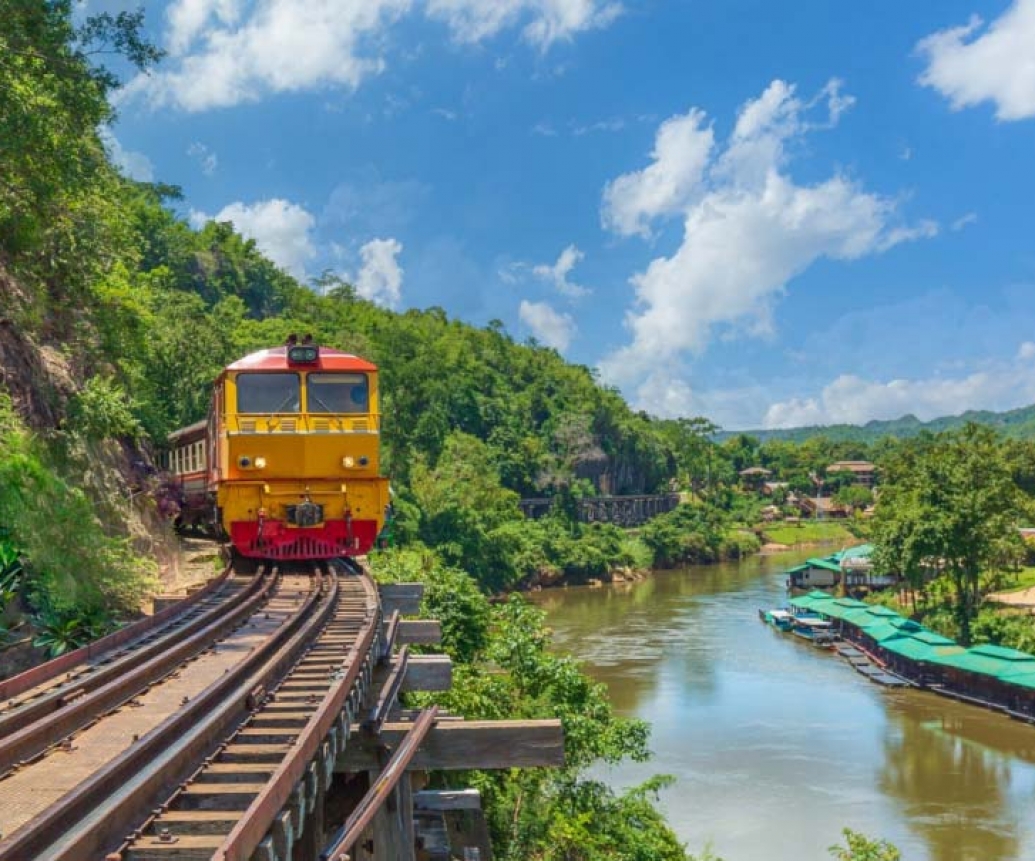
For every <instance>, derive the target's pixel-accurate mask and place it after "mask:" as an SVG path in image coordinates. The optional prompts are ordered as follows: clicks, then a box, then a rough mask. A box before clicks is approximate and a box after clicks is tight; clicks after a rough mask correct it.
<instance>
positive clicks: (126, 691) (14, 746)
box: [0, 574, 276, 774]
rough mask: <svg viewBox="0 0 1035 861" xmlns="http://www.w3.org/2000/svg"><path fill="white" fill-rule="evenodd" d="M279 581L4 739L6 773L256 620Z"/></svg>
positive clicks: (1, 764)
mask: <svg viewBox="0 0 1035 861" xmlns="http://www.w3.org/2000/svg"><path fill="white" fill-rule="evenodd" d="M275 581H276V578H275V577H268V578H266V582H265V583H264V584H263V583H262V575H259V574H257V575H256V578H255V580H254V581H253V585H252V586H251V587H249V592H250V593H251V594H250V597H248V598H246V599H245V600H244V601H243V603H241V604H239V605H237V606H236V607H235V608H234V609H233V610H232V611H231V612H230V614H229V615H226V614H225V612H224V613H220V614H217V617H216V618H215V619H214V620H213V621H209V622H208V624H207V625H205V627H203V628H202V629H201V630H199V631H196V632H195V633H193V634H192V635H191V636H189V637H187V638H186V639H182V640H178V641H176V642H175V644H174V645H173V646H171V647H170V648H167V649H164V650H163V651H161V652H160V653H159V654H157V655H153V656H152V657H150V658H147V660H145V661H144V662H143V663H141V664H138V665H137V666H135V667H134V668H133V669H131V670H130V671H129V672H128V673H124V674H123V675H121V676H117V677H116V678H114V679H112V680H111V681H108V682H106V683H105V684H102V685H101V686H100V687H98V688H96V689H94V690H92V691H88V692H87V691H85V690H84V691H83V694H82V695H81V696H79V697H78V698H76V699H74V700H72V701H70V702H67V703H65V704H64V707H59V708H58V709H57V710H56V711H52V712H50V713H49V714H47V715H45V716H43V717H42V718H40V719H38V720H37V721H35V722H34V723H31V724H29V725H27V726H24V727H22V728H21V729H19V730H17V731H15V732H13V733H11V734H10V735H8V736H6V737H4V738H2V739H0V774H2V773H4V772H7V771H9V770H10V769H11V768H13V767H15V766H16V765H17V764H18V763H20V762H24V761H25V760H28V759H30V758H32V757H34V756H36V755H37V754H39V753H42V752H43V751H44V750H46V749H47V748H48V747H50V746H52V745H54V744H56V743H57V742H59V741H60V740H61V739H62V738H64V737H66V736H67V735H69V734H71V733H73V732H75V731H76V730H77V729H80V728H82V727H83V726H85V725H86V724H88V723H90V722H91V721H93V720H95V719H96V718H98V717H100V716H101V715H103V714H104V713H106V712H109V711H111V710H112V709H115V708H117V707H118V706H120V705H122V704H123V703H125V702H127V701H128V700H130V699H132V698H133V696H134V695H136V694H137V693H139V692H140V691H141V690H143V689H145V688H147V687H148V686H149V685H151V684H154V683H155V682H156V681H158V680H159V679H161V678H163V677H164V676H166V675H168V674H169V673H170V672H172V671H173V670H174V669H175V668H176V667H178V666H179V665H180V664H182V663H183V662H184V661H185V660H186V659H187V658H189V657H190V656H192V655H194V654H197V653H199V652H202V651H204V650H205V649H206V648H208V647H209V646H210V645H211V644H212V643H213V642H216V641H217V640H219V639H221V638H222V637H223V636H224V635H225V634H226V633H227V632H229V631H230V630H232V629H233V628H235V627H237V625H238V624H240V622H241V621H242V620H243V619H246V618H247V617H248V616H250V615H251V614H252V613H253V612H254V611H255V610H256V609H257V608H258V607H259V605H260V604H262V603H263V602H264V601H265V600H266V598H267V597H268V595H269V593H270V592H271V591H272V589H273V586H274V585H275ZM206 621H207V620H206Z"/></svg>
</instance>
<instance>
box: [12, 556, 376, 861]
mask: <svg viewBox="0 0 1035 861" xmlns="http://www.w3.org/2000/svg"><path fill="white" fill-rule="evenodd" d="M256 580H257V581H260V582H262V581H263V578H262V577H261V575H260V576H258V577H257V578H256ZM273 582H274V578H272V577H267V578H265V582H264V585H263V587H262V588H261V589H257V590H247V591H249V593H250V597H249V598H248V599H247V600H245V601H243V602H242V603H241V605H240V606H241V607H243V608H249V609H251V611H252V612H251V615H250V616H248V618H247V621H243V624H242V623H241V622H242V620H238V622H237V623H236V630H234V631H233V632H232V633H229V634H228V635H227V636H225V637H224V639H222V640H221V641H220V642H219V643H218V645H216V646H215V647H212V645H211V643H210V645H209V647H208V648H207V649H205V650H204V651H202V652H201V653H200V654H199V653H197V652H196V651H195V652H194V653H192V657H191V658H189V659H188V663H186V664H183V663H182V661H181V666H180V668H178V669H176V670H173V671H171V672H169V673H167V675H166V678H165V679H164V681H161V682H157V681H155V680H152V681H148V682H146V683H145V684H144V686H143V687H141V686H140V685H137V687H136V688H135V690H136V693H134V694H130V691H131V687H132V686H131V684H130V683H128V682H127V683H125V684H124V685H123V688H122V695H123V698H122V701H121V702H120V704H119V705H117V706H115V707H114V708H110V709H109V710H108V711H106V712H103V713H102V714H99V715H97V714H94V715H93V717H87V716H86V715H87V713H86V712H84V713H83V714H82V715H80V717H79V718H78V719H77V726H78V727H79V730H78V732H77V733H76V735H75V736H74V737H71V738H70V737H69V736H67V735H64V736H61V738H62V739H63V741H60V742H57V743H55V742H56V740H57V738H58V736H59V734H60V733H61V732H63V731H64V723H63V721H64V720H66V716H65V714H64V713H65V712H66V711H70V710H74V707H75V705H76V704H77V703H78V702H79V701H80V700H76V701H75V702H73V703H70V704H69V705H68V706H67V707H65V708H60V709H59V710H58V711H57V712H53V713H48V714H46V715H44V716H43V717H42V718H41V719H39V720H37V721H35V722H34V723H31V724H29V725H27V726H25V727H23V728H22V729H21V730H19V731H17V732H15V733H14V735H13V736H12V739H14V740H16V741H17V740H18V739H19V736H26V735H32V736H34V737H36V738H38V742H37V744H36V746H37V747H39V746H44V747H45V749H44V751H43V752H42V753H40V754H38V755H36V756H34V757H30V760H31V761H27V760H26V759H24V758H23V759H21V760H18V764H17V765H16V766H15V767H13V768H12V769H10V770H9V771H8V773H7V775H6V777H5V778H4V779H0V811H2V813H0V830H2V838H0V859H3V861H7V859H18V861H22V859H28V858H34V859H35V858H48V859H68V861H71V860H72V859H74V861H83V859H88V858H94V857H98V858H103V857H105V853H108V852H110V854H108V855H107V857H108V858H120V859H126V860H127V861H128V859H137V861H140V860H141V859H158V858H168V859H173V858H175V859H194V858H212V857H216V858H222V859H230V858H237V859H247V858H249V857H251V856H252V853H253V852H254V851H255V850H256V848H257V847H259V846H260V844H262V843H263V842H264V841H266V842H267V843H269V842H270V841H273V840H276V841H278V843H280V844H283V843H284V841H285V840H286V841H288V842H291V841H293V840H294V839H297V837H298V836H299V834H298V832H299V830H300V827H301V823H302V821H303V818H302V814H303V813H304V810H298V811H297V815H295V816H294V818H293V819H292V816H291V814H290V813H288V814H285V813H284V811H285V810H290V809H291V807H292V804H294V805H295V807H296V808H297V807H299V805H304V804H305V803H306V801H305V800H306V798H311V797H312V795H313V792H314V791H315V787H317V786H322V787H324V788H325V787H326V786H327V785H328V784H329V781H330V777H331V772H332V768H333V762H334V757H335V756H336V755H337V753H339V752H340V750H341V748H342V747H343V746H344V743H345V739H346V737H347V734H348V732H349V731H350V729H351V727H352V725H353V723H354V722H355V721H356V720H357V719H358V718H359V717H360V709H361V706H362V702H363V699H364V697H365V696H366V694H367V688H368V686H369V684H370V679H371V674H372V671H373V665H374V663H375V662H376V660H377V658H378V656H379V655H380V642H381V624H380V622H381V618H380V611H379V607H378V601H377V592H376V589H375V587H374V585H373V584H372V582H371V581H370V580H369V578H367V577H365V576H363V577H360V576H356V575H346V576H344V577H338V576H337V575H335V574H331V575H330V576H321V575H319V574H317V575H316V576H315V577H308V576H307V577H304V578H301V577H285V578H281V579H280V581H279V583H278V585H277V587H276V588H275V589H273V587H272V584H273ZM310 587H311V588H310ZM270 591H272V594H271V596H270V597H269V600H268V603H266V604H265V606H264V607H263V608H262V609H258V610H256V608H255V607H253V606H252V604H251V602H252V601H256V600H258V599H263V598H264V597H265V596H266V593H267V592H270ZM227 624H228V623H226V622H225V620H224V627H226V625H227ZM210 628H211V626H206V627H203V628H202V629H201V630H200V631H199V632H198V633H197V634H196V635H194V636H196V637H197V636H201V635H202V634H203V633H204V632H206V631H209V629H210ZM186 639H191V638H189V637H188V638H186ZM185 641H186V640H185V639H184V638H183V634H182V631H181V634H180V639H178V640H177V641H176V643H177V645H176V647H175V648H176V649H179V648H181V647H182V648H186V647H185V646H184V645H183V644H184V642H185ZM151 660H153V659H151ZM150 662H151V661H149V660H144V661H143V662H142V663H141V664H140V665H139V666H138V667H137V670H136V671H137V672H144V673H145V676H146V677H149V675H148V672H149V671H147V670H146V669H144V668H147V667H148V665H149V664H150ZM110 687H111V684H110V683H109V684H108V685H103V684H102V685H101V686H100V687H98V688H96V689H95V690H93V691H92V692H91V693H89V694H86V695H84V696H83V697H81V698H80V699H81V700H84V701H85V700H91V699H93V700H95V701H97V702H100V701H103V700H104V699H105V698H106V697H108V696H109V695H110V691H109V690H106V689H107V688H110ZM188 689H189V692H188V693H184V692H183V691H186V690H188ZM98 707H100V706H98ZM55 716H57V717H60V718H61V719H62V720H61V721H58V722H57V726H58V727H60V728H57V729H56V728H55V720H56V717H55ZM47 726H50V729H49V730H48V729H45V727H47ZM8 741H9V740H8V739H4V740H3V741H0V752H2V749H3V745H4V744H7V743H8ZM46 745H49V747H47V746H46ZM10 756H13V754H10V755H9V757H10ZM278 816H279V820H278ZM285 816H286V821H285ZM267 832H269V833H267ZM127 835H128V836H127ZM124 836H125V837H124ZM120 842H121V846H120V845H119V844H120ZM113 849H114V851H110V850H113Z"/></svg>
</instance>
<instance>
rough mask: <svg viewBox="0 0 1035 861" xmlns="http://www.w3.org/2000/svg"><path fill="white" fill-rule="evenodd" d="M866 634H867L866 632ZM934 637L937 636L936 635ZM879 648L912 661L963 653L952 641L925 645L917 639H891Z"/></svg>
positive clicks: (960, 647) (929, 659)
mask: <svg viewBox="0 0 1035 861" xmlns="http://www.w3.org/2000/svg"><path fill="white" fill-rule="evenodd" d="M867 633H869V632H868V631H867ZM934 636H937V634H935V635H934ZM942 639H943V640H944V639H945V638H944V637H942ZM881 648H884V649H887V650H888V651H889V652H894V653H895V654H896V655H902V656H903V657H905V658H911V659H912V660H914V661H931V660H934V659H935V658H937V657H947V656H950V655H958V654H960V653H961V652H963V651H964V649H963V647H962V646H957V645H956V644H955V643H954V642H953V641H952V640H946V642H945V643H943V644H939V645H934V644H932V643H925V642H923V641H922V640H920V639H919V638H918V637H892V638H890V639H888V640H885V641H884V642H882V643H881Z"/></svg>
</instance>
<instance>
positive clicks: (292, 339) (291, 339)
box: [287, 334, 298, 347]
mask: <svg viewBox="0 0 1035 861" xmlns="http://www.w3.org/2000/svg"><path fill="white" fill-rule="evenodd" d="M297 343H298V335H294V334H292V335H288V336H287V345H288V346H289V347H293V346H295V344H297Z"/></svg>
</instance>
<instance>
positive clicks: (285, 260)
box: [190, 198, 316, 278]
mask: <svg viewBox="0 0 1035 861" xmlns="http://www.w3.org/2000/svg"><path fill="white" fill-rule="evenodd" d="M190 220H191V223H192V224H194V225H195V226H200V225H202V224H204V223H205V222H207V221H229V222H232V223H233V225H234V227H235V228H236V229H237V231H238V232H239V233H241V234H242V235H243V236H246V237H248V238H249V239H254V240H255V244H256V245H258V247H259V250H261V251H262V252H263V254H265V255H266V256H267V257H269V258H270V260H272V261H273V262H274V263H276V264H278V265H279V266H283V267H284V268H285V269H287V270H288V271H289V272H290V273H291V274H292V275H295V276H297V277H299V278H303V277H305V264H306V262H307V261H309V260H311V259H312V258H313V257H314V256H315V255H316V248H315V247H314V245H313V241H312V237H311V233H312V230H313V227H314V225H315V224H316V219H314V218H313V216H312V215H310V214H309V213H308V212H307V211H306V210H305V209H303V208H302V207H301V206H299V205H298V204H295V203H289V202H288V201H286V200H281V199H280V198H273V199H271V200H260V201H258V202H257V203H250V204H249V203H241V202H240V201H236V202H234V203H231V204H229V205H228V206H224V207H223V208H222V209H221V210H220V211H219V212H217V213H216V214H215V215H206V214H205V213H203V212H197V211H192V212H191V215H190Z"/></svg>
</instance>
